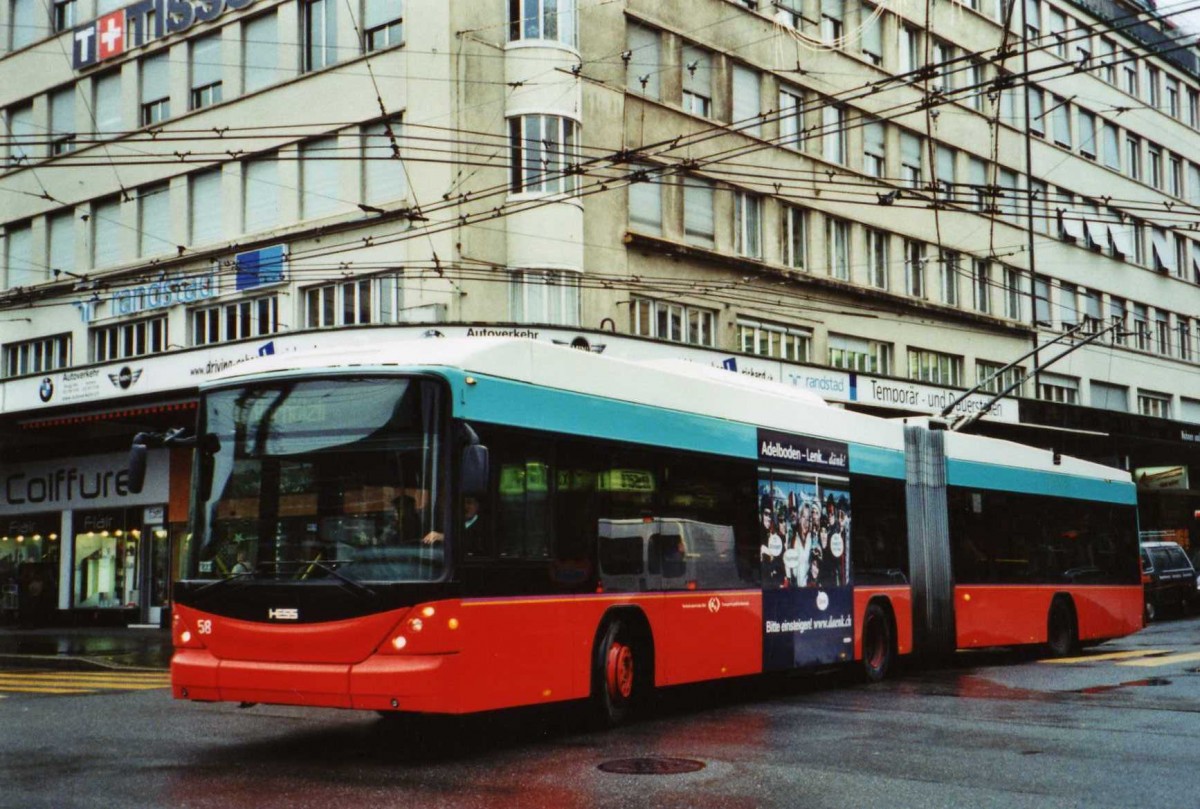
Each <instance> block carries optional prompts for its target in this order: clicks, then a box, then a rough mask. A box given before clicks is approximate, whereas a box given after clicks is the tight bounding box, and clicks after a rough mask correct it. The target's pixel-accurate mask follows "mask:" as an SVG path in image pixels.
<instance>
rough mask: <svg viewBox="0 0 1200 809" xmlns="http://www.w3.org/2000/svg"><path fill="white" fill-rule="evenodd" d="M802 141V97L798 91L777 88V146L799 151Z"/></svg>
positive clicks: (788, 88)
mask: <svg viewBox="0 0 1200 809" xmlns="http://www.w3.org/2000/svg"><path fill="white" fill-rule="evenodd" d="M803 141H804V96H803V94H802V93H801V91H800V90H797V89H795V88H790V87H781V88H779V145H780V146H788V147H791V148H793V149H799V148H800V144H801V143H803Z"/></svg>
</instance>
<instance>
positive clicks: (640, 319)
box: [631, 298, 717, 346]
mask: <svg viewBox="0 0 1200 809" xmlns="http://www.w3.org/2000/svg"><path fill="white" fill-rule="evenodd" d="M631 303H632V307H631V309H632V313H633V324H632V330H633V333H634V334H636V335H639V336H641V337H653V338H655V339H658V340H669V341H670V342H673V343H689V344H691V345H701V346H711V345H713V344H714V341H715V334H716V324H717V314H716V312H713V311H711V310H709V309H704V308H701V307H697V306H690V305H685V304H681V303H671V302H668V301H657V300H652V299H650V298H634V299H633V300H632V301H631Z"/></svg>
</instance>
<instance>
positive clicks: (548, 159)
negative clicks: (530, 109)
mask: <svg viewBox="0 0 1200 809" xmlns="http://www.w3.org/2000/svg"><path fill="white" fill-rule="evenodd" d="M509 144H510V146H511V151H512V186H511V187H512V191H513V193H521V192H524V193H546V194H561V193H571V192H573V191H575V189H576V188H577V178H576V175H575V174H574V173H573V168H574V166H575V164H576V163H577V162H578V150H579V141H578V124H576V123H575V122H574V121H572V120H571V119H570V118H562V117H559V116H556V115H523V116H520V117H517V118H510V119H509Z"/></svg>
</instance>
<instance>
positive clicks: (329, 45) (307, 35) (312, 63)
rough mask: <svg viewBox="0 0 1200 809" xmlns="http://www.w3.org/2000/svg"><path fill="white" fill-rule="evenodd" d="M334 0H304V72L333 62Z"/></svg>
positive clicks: (335, 30)
mask: <svg viewBox="0 0 1200 809" xmlns="http://www.w3.org/2000/svg"><path fill="white" fill-rule="evenodd" d="M337 5H338V4H337V2H336V0H304V5H303V16H302V24H303V36H304V62H303V66H304V72H306V73H309V72H312V71H314V70H321V69H323V68H326V67H329V66H330V65H332V64H335V63H336V62H337V61H338V59H339V57H338V48H337Z"/></svg>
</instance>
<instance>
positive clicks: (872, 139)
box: [862, 119, 887, 178]
mask: <svg viewBox="0 0 1200 809" xmlns="http://www.w3.org/2000/svg"><path fill="white" fill-rule="evenodd" d="M862 133H863V173H864V174H867V175H868V176H871V177H880V178H882V177H883V176H884V174H885V172H886V171H887V142H886V133H887V130H886V128H885V127H884V123H883V121H880V120H877V119H871V120H868V121H867V122H866V123H864V124H863V127H862Z"/></svg>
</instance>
